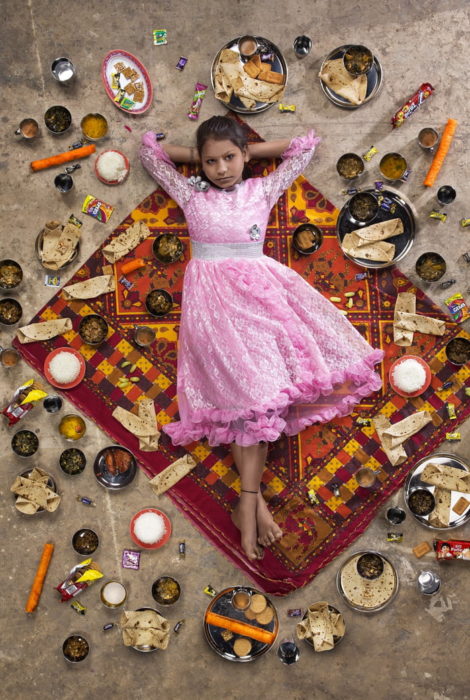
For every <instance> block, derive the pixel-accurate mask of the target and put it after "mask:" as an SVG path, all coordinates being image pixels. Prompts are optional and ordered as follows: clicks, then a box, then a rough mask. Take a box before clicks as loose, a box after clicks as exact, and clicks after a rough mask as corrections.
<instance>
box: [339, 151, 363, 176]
mask: <svg viewBox="0 0 470 700" xmlns="http://www.w3.org/2000/svg"><path fill="white" fill-rule="evenodd" d="M336 170H337V172H338V175H340V176H341V177H343V178H344V179H345V180H355V179H356V178H357V177H359V175H362V173H363V172H364V161H363V160H362V158H361V156H358V155H357V153H344V154H343V155H342V156H340V158H338V161H337V163H336Z"/></svg>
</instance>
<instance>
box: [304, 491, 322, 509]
mask: <svg viewBox="0 0 470 700" xmlns="http://www.w3.org/2000/svg"><path fill="white" fill-rule="evenodd" d="M307 495H308V500H309V501H310V503H311V504H312V506H317V505H318V504H319V503H320V501H319V500H318V496H317V494H316V493H315V491H314V490H313V489H310V491H309V492H308V494H307Z"/></svg>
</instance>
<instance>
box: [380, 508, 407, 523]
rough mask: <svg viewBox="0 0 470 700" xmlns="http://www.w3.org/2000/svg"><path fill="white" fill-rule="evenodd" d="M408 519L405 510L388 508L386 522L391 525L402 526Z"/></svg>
mask: <svg viewBox="0 0 470 700" xmlns="http://www.w3.org/2000/svg"><path fill="white" fill-rule="evenodd" d="M405 518H406V512H405V511H404V510H403V508H398V507H396V506H392V508H387V511H386V513H385V520H386V521H387V523H388V524H389V525H400V524H401V523H402V522H403V521H404V520H405Z"/></svg>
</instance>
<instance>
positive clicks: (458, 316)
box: [444, 292, 470, 323]
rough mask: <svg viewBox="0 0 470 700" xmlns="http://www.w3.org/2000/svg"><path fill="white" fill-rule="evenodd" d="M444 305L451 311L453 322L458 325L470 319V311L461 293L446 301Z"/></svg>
mask: <svg viewBox="0 0 470 700" xmlns="http://www.w3.org/2000/svg"><path fill="white" fill-rule="evenodd" d="M444 304H445V305H446V306H447V308H448V309H449V311H450V315H451V316H452V318H453V320H454V321H456V322H457V323H462V322H463V321H466V320H467V319H468V318H470V310H469V308H468V306H467V304H466V302H465V299H464V298H463V296H462V295H461V294H460V293H458V292H457V293H456V294H453V295H452V296H451V297H449V298H448V299H444Z"/></svg>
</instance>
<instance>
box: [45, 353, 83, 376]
mask: <svg viewBox="0 0 470 700" xmlns="http://www.w3.org/2000/svg"><path fill="white" fill-rule="evenodd" d="M49 372H50V373H51V374H52V376H53V378H54V379H55V381H56V382H57V383H58V384H70V382H74V381H75V379H76V378H77V377H78V375H79V374H80V361H79V360H78V358H77V357H75V355H72V353H71V352H65V351H64V352H58V353H57V355H55V356H54V357H53V358H52V360H51V361H50V363H49Z"/></svg>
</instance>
